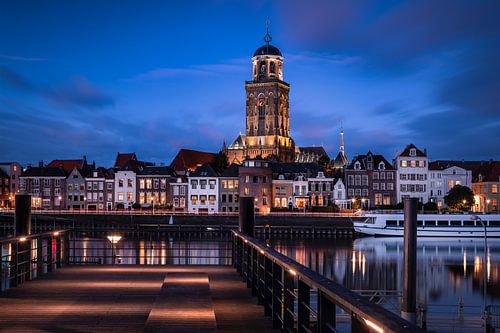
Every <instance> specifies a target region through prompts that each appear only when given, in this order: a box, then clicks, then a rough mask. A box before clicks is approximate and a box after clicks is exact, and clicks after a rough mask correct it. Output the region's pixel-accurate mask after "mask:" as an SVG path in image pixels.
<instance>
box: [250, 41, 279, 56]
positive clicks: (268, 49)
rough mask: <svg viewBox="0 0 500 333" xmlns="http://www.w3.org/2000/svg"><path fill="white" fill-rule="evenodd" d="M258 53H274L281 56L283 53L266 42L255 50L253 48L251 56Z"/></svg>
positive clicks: (258, 54)
mask: <svg viewBox="0 0 500 333" xmlns="http://www.w3.org/2000/svg"><path fill="white" fill-rule="evenodd" d="M260 55H274V56H280V57H282V56H283V55H282V54H281V51H280V50H279V49H278V48H277V47H276V46H273V45H270V44H266V45H262V46H261V47H259V48H258V49H257V50H255V52H254V54H253V56H254V57H256V56H260Z"/></svg>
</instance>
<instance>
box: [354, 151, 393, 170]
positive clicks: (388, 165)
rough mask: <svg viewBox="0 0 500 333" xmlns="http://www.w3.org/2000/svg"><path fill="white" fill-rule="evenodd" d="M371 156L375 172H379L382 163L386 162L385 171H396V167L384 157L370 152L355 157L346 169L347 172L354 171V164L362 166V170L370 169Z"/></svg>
mask: <svg viewBox="0 0 500 333" xmlns="http://www.w3.org/2000/svg"><path fill="white" fill-rule="evenodd" d="M369 156H371V157H372V159H373V170H378V165H379V164H380V162H384V167H385V169H384V170H395V169H394V166H393V165H392V164H391V163H389V162H388V161H387V160H386V159H385V157H384V156H383V155H376V154H373V153H372V152H370V151H369V152H368V153H366V154H365V155H358V156H356V157H354V159H353V160H352V162H351V163H350V164H349V165H348V166H347V167H346V169H347V170H354V164H355V163H356V162H359V163H360V164H361V170H367V167H368V157H369Z"/></svg>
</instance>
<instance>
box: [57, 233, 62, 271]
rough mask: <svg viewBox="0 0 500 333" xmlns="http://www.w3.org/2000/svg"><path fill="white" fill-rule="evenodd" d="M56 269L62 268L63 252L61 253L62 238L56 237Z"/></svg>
mask: <svg viewBox="0 0 500 333" xmlns="http://www.w3.org/2000/svg"><path fill="white" fill-rule="evenodd" d="M55 239H56V267H57V268H61V266H62V265H61V261H62V251H61V237H59V236H56V238H55Z"/></svg>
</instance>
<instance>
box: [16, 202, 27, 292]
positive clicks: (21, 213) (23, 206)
mask: <svg viewBox="0 0 500 333" xmlns="http://www.w3.org/2000/svg"><path fill="white" fill-rule="evenodd" d="M15 201H16V210H15V215H14V236H15V237H17V238H18V241H17V242H16V245H15V253H14V258H15V259H16V260H15V267H14V272H15V277H14V280H15V284H16V285H17V284H19V283H21V282H23V281H29V280H31V240H30V239H26V237H27V236H29V235H31V195H29V194H17V195H16V197H15ZM23 238H24V240H23ZM20 253H21V255H20ZM20 262H21V263H23V264H22V265H20V264H19V263H20ZM26 263H27V264H26Z"/></svg>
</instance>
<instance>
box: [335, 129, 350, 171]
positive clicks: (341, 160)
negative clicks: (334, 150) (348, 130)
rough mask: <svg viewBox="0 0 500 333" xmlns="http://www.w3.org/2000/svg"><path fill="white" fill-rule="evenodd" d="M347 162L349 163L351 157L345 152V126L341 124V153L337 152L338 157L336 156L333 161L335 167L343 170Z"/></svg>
mask: <svg viewBox="0 0 500 333" xmlns="http://www.w3.org/2000/svg"><path fill="white" fill-rule="evenodd" d="M347 164H349V159H348V158H347V155H346V154H345V146H344V128H343V127H342V124H341V125H340V148H339V153H338V154H337V157H335V160H334V161H333V168H334V169H335V170H343V169H344V167H345V166H346V165H347Z"/></svg>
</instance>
